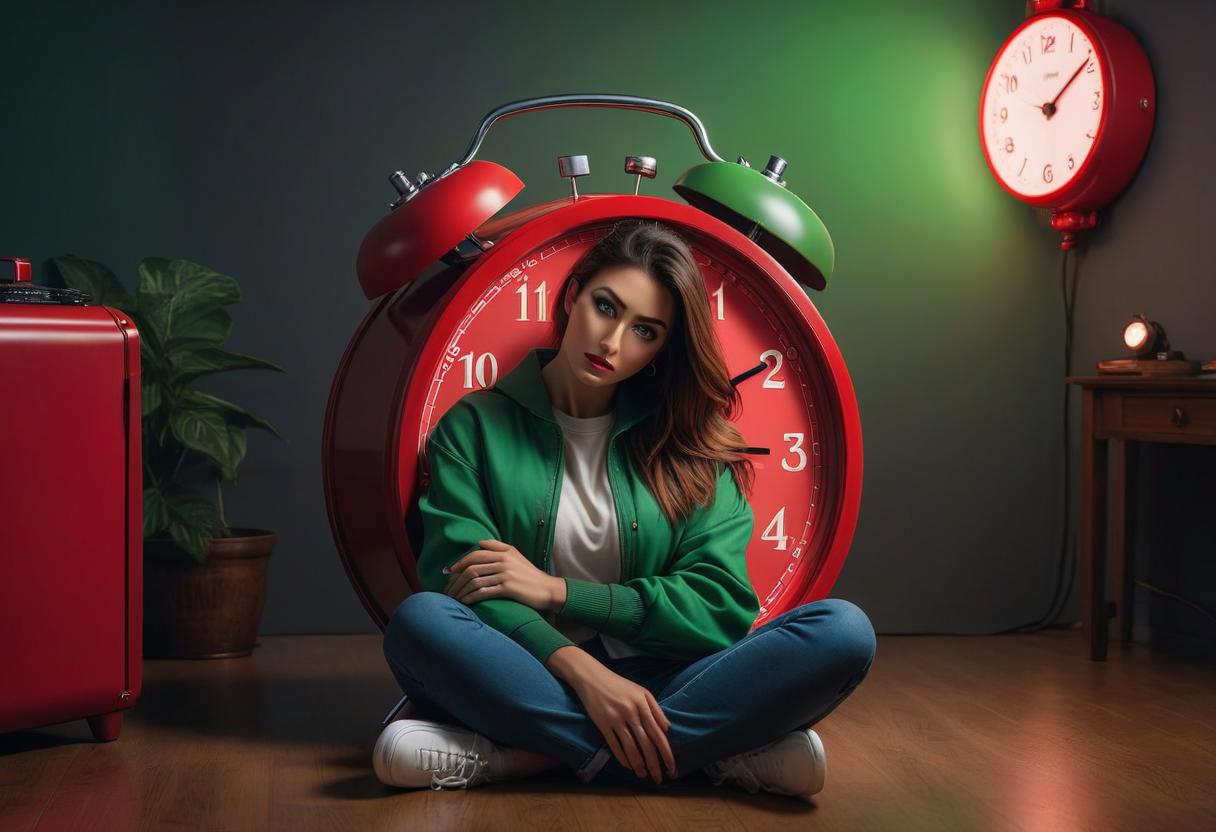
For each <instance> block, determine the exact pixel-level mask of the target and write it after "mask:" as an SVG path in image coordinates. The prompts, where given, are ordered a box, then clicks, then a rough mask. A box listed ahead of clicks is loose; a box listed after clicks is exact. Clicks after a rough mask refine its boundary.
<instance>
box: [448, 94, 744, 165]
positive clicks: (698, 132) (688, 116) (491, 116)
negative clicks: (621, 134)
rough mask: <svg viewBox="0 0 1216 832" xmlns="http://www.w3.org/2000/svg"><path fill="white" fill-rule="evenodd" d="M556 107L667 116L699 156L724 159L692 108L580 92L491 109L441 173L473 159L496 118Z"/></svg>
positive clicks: (713, 159) (517, 102)
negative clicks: (688, 137)
mask: <svg viewBox="0 0 1216 832" xmlns="http://www.w3.org/2000/svg"><path fill="white" fill-rule="evenodd" d="M557 107H619V108H621V109H625V110H641V111H642V112H646V113H656V114H658V115H662V116H668V117H670V118H674V119H677V120H678V121H682V122H684V123H685V124H686V125H688V129H689V130H691V131H692V135H693V138H695V139H696V140H697V147H698V148H700V150H701V155H703V156H704V157H705V158H706V159H708V160H710V161H711V162H724V161H726V160H725V159H723V158H722V157H721V156H719V155H718V154H717V153H714V149H713V148H712V147H710V145H709V136H708V135H706V133H705V126H704V125H703V124H701V119H699V118H697V117H696V115H695V114H694V113H693V112H692V111H691V110H687V109H685V108H684V107H681V106H680V105H678V104H672V103H670V102H667V101H658V100H656V99H654V98H638V97H637V96H634V95H611V94H608V93H581V94H573V95H546V96H543V97H541V98H526V99H524V100H522V101H512V102H510V103H509V104H503V105H502V106H501V107H497V108H495V109H493V110H491V111H490V112H488V113H486V117H485V118H483V119H482V120H481V126H480V127H478V128H477V133H476V134H475V135H474V136H473V140H472V141H471V142H469V148H468V150H466V151H465V153H464V158H463V159H461V160H460V161H459V162H453V163H452V165H451V167H449V168H448V169H447V170H446V171H444V174H443V175H446V174H448V173H450V172H451V171H453V170H455V169H456V168H460V167H464V166H465V165H467V164H468V163H469V162H471V161H473V157H474V156H476V155H477V149H478V148H479V147H481V142H482V140H483V139H484V138H485V137H486V133H489V132H490V127H491V126H493V124H494V122H496V121H498V120H499V119H503V118H508V117H509V116H515V115H519V114H520V113H528V112H532V111H534V110H552V109H555V108H557Z"/></svg>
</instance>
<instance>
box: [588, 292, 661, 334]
mask: <svg viewBox="0 0 1216 832" xmlns="http://www.w3.org/2000/svg"><path fill="white" fill-rule="evenodd" d="M595 306H596V308H597V309H599V308H601V307H605V306H606V307H608V309H609V311H611V312H612V313H613V314H614V315H615V314H616V307H615V306H613V305H612V304H611V303H609V302H608V301H606V300H604V299H603V298H596V301H595ZM636 329H644V330H646V334H645V335H643V336H642V337H643V338H644V339H646V340H647V341H653V340H654V339H655V338H657V337H658V336H657V335H655V334H654V330H653V329H651V328H650V327H648V326H642V325H641V324H639V325H638V326H637V327H636Z"/></svg>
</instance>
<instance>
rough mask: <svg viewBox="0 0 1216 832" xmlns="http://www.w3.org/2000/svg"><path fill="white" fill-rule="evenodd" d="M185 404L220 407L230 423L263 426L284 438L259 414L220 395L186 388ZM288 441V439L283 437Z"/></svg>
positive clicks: (183, 398) (253, 426)
mask: <svg viewBox="0 0 1216 832" xmlns="http://www.w3.org/2000/svg"><path fill="white" fill-rule="evenodd" d="M179 401H180V402H181V403H183V404H187V405H191V406H195V407H208V406H209V407H218V408H221V409H223V410H224V411H226V412H227V418H228V421H229V422H230V423H233V424H237V425H240V426H241V427H244V428H261V429H262V430H265V431H269V432H271V433H273V434H274V435H275V436H277V437H279V439H283V436H282V434H280V433H279V432H278V431H277V430H275V428H274V426H273V425H271V424H270V423H269V422H267V421H266V420H265V419H262V418H261V417H259V416H254V415H253V414H252V413H250V412H249V411H248V410H245V408H243V407H241V406H240V405H235V404H233V403H232V402H230V401H227V400H226V399H221V398H220V397H219V396H213V395H211V394H210V393H204V392H203V391H202V390H186V391H184V392H183V393H182V397H181V399H180V400H179ZM283 441H284V442H286V441H287V440H286V439H283Z"/></svg>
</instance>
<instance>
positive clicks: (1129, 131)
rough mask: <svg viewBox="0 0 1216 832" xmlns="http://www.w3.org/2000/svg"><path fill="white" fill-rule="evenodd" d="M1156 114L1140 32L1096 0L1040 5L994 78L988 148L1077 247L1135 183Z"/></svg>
mask: <svg viewBox="0 0 1216 832" xmlns="http://www.w3.org/2000/svg"><path fill="white" fill-rule="evenodd" d="M1155 112H1156V92H1155V89H1154V84H1153V73H1152V69H1151V67H1150V66H1149V62H1148V57H1147V56H1146V55H1145V54H1144V49H1143V48H1141V46H1140V43H1139V42H1138V41H1137V40H1136V38H1135V36H1134V35H1133V34H1132V33H1131V32H1129V31H1128V30H1127V29H1126V28H1125V27H1123V26H1120V25H1119V24H1118V23H1115V22H1114V21H1112V20H1110V19H1108V18H1105V17H1102V16H1101V15H1098V14H1095V13H1094V12H1092V11H1089V10H1088V9H1086V0H1077V2H1076V5H1075V6H1073V7H1071V8H1064V3H1063V0H1035V3H1034V14H1032V15H1031V16H1030V17H1029V18H1027V19H1026V20H1025V21H1024V22H1023V23H1022V24H1021V25H1020V26H1019V27H1018V28H1017V29H1015V30H1014V32H1013V34H1011V35H1010V36H1009V38H1008V39H1007V40H1006V41H1005V43H1004V45H1002V46H1001V48H1000V50H999V51H998V52H997V55H996V58H995V59H994V60H993V62H992V66H991V68H989V70H988V77H987V79H985V81H984V89H983V93H982V96H981V99H980V142H981V144H982V146H983V148H984V157H985V159H987V161H988V167H989V168H990V169H991V170H992V174H993V176H995V177H996V179H997V181H998V182H999V183H1000V184H1001V186H1002V187H1003V188H1004V189H1005V190H1006V191H1008V192H1009V193H1011V194H1013V196H1015V197H1017V198H1018V199H1021V200H1023V201H1025V202H1028V203H1029V204H1031V205H1035V206H1039V207H1050V208H1051V209H1052V218H1051V224H1052V227H1053V228H1055V229H1056V230H1057V231H1059V232H1060V233H1061V236H1062V239H1061V242H1060V247H1061V248H1064V249H1070V248H1073V247H1074V246H1075V245H1076V235H1077V232H1079V231H1081V230H1084V229H1089V228H1093V227H1094V226H1095V225H1096V224H1097V222H1098V209H1099V208H1101V207H1103V206H1104V205H1106V204H1108V203H1109V202H1110V201H1111V200H1112V199H1114V198H1115V197H1116V196H1117V195H1118V194H1119V192H1120V191H1122V190H1123V189H1124V188H1125V187H1126V186H1127V184H1128V182H1130V181H1131V178H1132V176H1133V175H1134V174H1135V172H1136V169H1137V168H1138V167H1139V165H1140V161H1141V160H1142V159H1143V158H1144V153H1145V150H1146V149H1147V147H1148V141H1149V136H1150V135H1151V133H1152V129H1153V118H1154V114H1155Z"/></svg>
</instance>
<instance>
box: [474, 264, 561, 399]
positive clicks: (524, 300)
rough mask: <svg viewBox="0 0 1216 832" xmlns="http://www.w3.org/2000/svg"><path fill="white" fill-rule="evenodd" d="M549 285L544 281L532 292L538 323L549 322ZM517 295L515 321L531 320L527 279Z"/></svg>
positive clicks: (516, 291)
mask: <svg viewBox="0 0 1216 832" xmlns="http://www.w3.org/2000/svg"><path fill="white" fill-rule="evenodd" d="M548 285H549V284H547V283H546V282H545V281H543V280H542V281H541V282H540V285H538V286H537V287H536V288H535V289H533V290H532V292H533V294H535V295H536V320H537V321H545V320H548V315H547V312H548V309H549V304H548V303H547V302H546V292H547V287H548ZM515 294H517V295H519V317H518V318H516V319H515V320H517V321H527V320H531V319H530V318H529V317H528V281H527V279H525V280H524V282H523V283H521V284H520V285H519V288H518V289H516V290H515ZM466 386H467V385H466Z"/></svg>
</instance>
